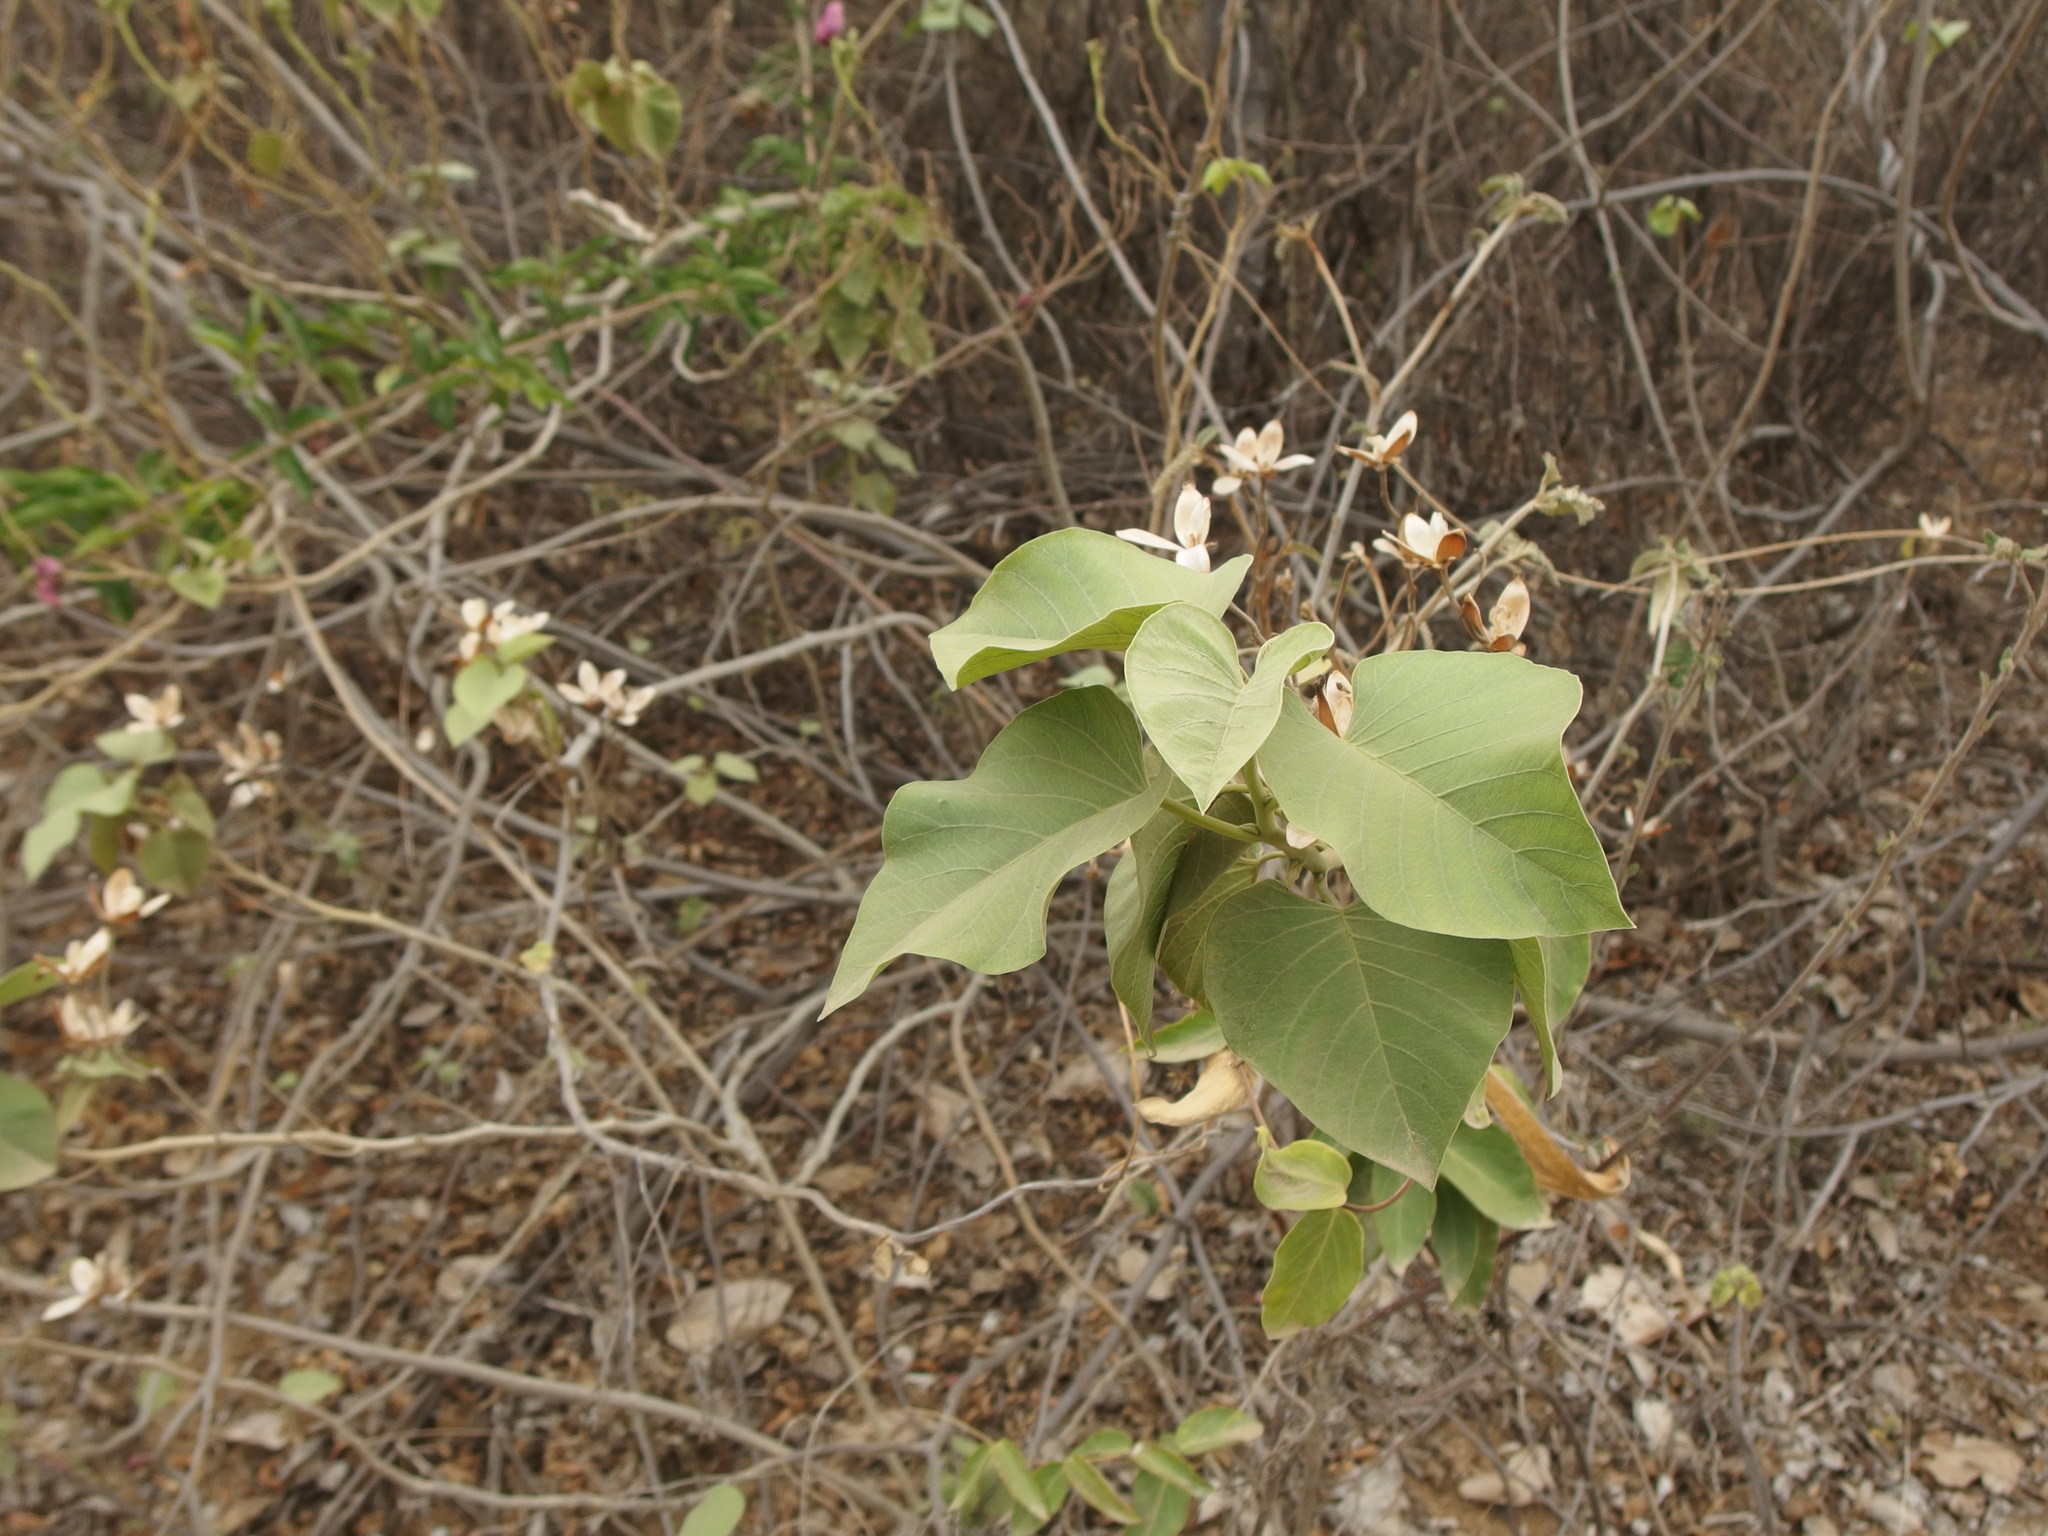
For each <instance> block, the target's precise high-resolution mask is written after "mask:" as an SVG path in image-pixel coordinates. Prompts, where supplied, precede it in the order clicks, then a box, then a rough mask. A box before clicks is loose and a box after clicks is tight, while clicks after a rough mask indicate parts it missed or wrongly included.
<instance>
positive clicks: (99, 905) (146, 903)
mask: <svg viewBox="0 0 2048 1536" xmlns="http://www.w3.org/2000/svg"><path fill="white" fill-rule="evenodd" d="M170 899H171V894H170V892H168V891H159V892H157V894H156V895H154V896H148V897H145V896H144V895H143V893H142V882H141V881H140V880H138V879H136V878H135V872H134V871H133V870H131V869H129V868H128V867H127V866H125V865H123V866H122V867H121V868H120V869H117V870H115V871H114V872H113V873H112V874H111V875H109V876H107V883H106V884H105V885H103V886H101V887H99V888H98V889H97V890H95V891H94V892H93V893H92V895H91V897H90V900H91V902H92V909H93V912H94V913H95V914H96V915H97V916H98V917H99V920H100V921H101V922H103V923H120V924H125V923H131V922H134V921H135V920H136V919H137V918H143V917H150V916H152V915H154V914H155V913H158V912H161V911H162V910H163V909H164V908H165V907H166V906H167V905H169V903H170Z"/></svg>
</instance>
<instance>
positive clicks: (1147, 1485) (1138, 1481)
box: [1130, 1472, 1192, 1536]
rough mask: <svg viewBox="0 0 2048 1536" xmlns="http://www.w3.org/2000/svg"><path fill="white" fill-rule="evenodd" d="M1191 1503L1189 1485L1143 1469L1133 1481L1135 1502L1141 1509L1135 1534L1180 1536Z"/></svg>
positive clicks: (1132, 1530)
mask: <svg viewBox="0 0 2048 1536" xmlns="http://www.w3.org/2000/svg"><path fill="white" fill-rule="evenodd" d="M1191 1504H1192V1500H1191V1499H1190V1498H1189V1496H1188V1491H1187V1489H1185V1488H1182V1487H1180V1486H1178V1485H1177V1484H1174V1483H1170V1482H1168V1481H1167V1480H1166V1479H1165V1478H1163V1477H1154V1476H1153V1475H1152V1474H1151V1473H1150V1472H1140V1473H1139V1474H1138V1475H1137V1477H1136V1478H1135V1479H1134V1480H1133V1481H1132V1483H1131V1506H1132V1507H1133V1508H1134V1509H1136V1510H1137V1512H1138V1523H1137V1524H1136V1525H1134V1526H1132V1527H1131V1528H1130V1530H1131V1536H1180V1532H1181V1531H1182V1530H1183V1529H1184V1528H1185V1527H1186V1525H1187V1523H1188V1510H1189V1508H1190V1506H1191Z"/></svg>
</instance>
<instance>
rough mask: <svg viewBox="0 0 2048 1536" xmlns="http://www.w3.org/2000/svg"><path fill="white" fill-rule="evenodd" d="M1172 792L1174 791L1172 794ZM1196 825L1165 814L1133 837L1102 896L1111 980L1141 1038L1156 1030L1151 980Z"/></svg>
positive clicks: (1134, 833)
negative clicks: (1176, 872) (1168, 901)
mask: <svg viewBox="0 0 2048 1536" xmlns="http://www.w3.org/2000/svg"><path fill="white" fill-rule="evenodd" d="M1168 793H1169V794H1171V793H1173V791H1172V790H1169V791H1168ZM1194 830H1195V829H1194V825H1193V824H1192V823H1191V822H1188V821H1186V820H1183V819H1182V818H1181V817H1179V816H1176V815H1174V814H1173V813H1172V812H1171V811H1165V810H1162V811H1160V812H1158V813H1157V814H1155V815H1154V816H1153V817H1152V818H1151V820H1149V821H1147V822H1146V823H1145V825H1144V826H1142V827H1140V828H1138V830H1137V831H1136V832H1133V833H1132V834H1131V847H1130V851H1129V852H1128V853H1126V854H1125V855H1124V856H1123V857H1122V858H1121V859H1118V860H1117V864H1116V868H1115V869H1114V870H1113V871H1111V873H1110V877H1109V885H1108V886H1107V888H1105V889H1104V891H1103V893H1102V931H1103V936H1104V938H1105V940H1106V941H1107V942H1108V945H1109V982H1110V985H1111V986H1112V987H1113V988H1115V990H1116V995H1117V996H1118V998H1120V999H1121V1000H1122V1001H1123V1005H1124V1007H1125V1008H1126V1009H1127V1010H1128V1011H1129V1013H1130V1015H1131V1025H1132V1027H1133V1028H1135V1029H1136V1030H1137V1032H1138V1033H1139V1034H1140V1035H1145V1034H1148V1033H1149V1032H1150V1031H1151V1028H1152V981H1153V973H1154V971H1155V969H1156V960H1157V957H1158V952H1159V928H1160V925H1161V924H1162V923H1164V922H1165V921H1166V898H1167V894H1168V892H1169V891H1170V890H1171V889H1172V887H1173V872H1174V870H1175V869H1176V868H1178V867H1179V865H1180V855H1181V850H1182V849H1183V848H1184V847H1186V846H1187V841H1188V837H1189V835H1190V834H1191V833H1192V832H1193V831H1194Z"/></svg>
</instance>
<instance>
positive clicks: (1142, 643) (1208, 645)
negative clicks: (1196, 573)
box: [1124, 603, 1336, 810]
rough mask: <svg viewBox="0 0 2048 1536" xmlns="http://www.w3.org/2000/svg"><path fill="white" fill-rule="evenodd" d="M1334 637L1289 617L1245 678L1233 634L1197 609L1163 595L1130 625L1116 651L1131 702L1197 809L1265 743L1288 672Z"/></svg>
mask: <svg viewBox="0 0 2048 1536" xmlns="http://www.w3.org/2000/svg"><path fill="white" fill-rule="evenodd" d="M1335 638H1336V637H1335V636H1334V635H1332V634H1331V633H1330V630H1329V626H1327V625H1324V624H1297V625H1295V626H1294V628H1292V629H1290V630H1288V631H1287V633H1285V634H1284V635H1277V636H1275V637H1274V638H1273V639H1271V640H1268V641H1267V642H1266V643H1265V644H1264V645H1263V646H1261V647H1260V648H1259V659H1258V662H1257V664H1256V665H1255V666H1254V667H1253V669H1252V676H1251V680H1250V681H1249V682H1247V681H1246V680H1245V675H1244V672H1243V670H1242V669H1241V668H1240V667H1239V666H1238V664H1237V640H1236V638H1235V637H1234V636H1232V634H1231V633H1230V631H1229V630H1227V629H1225V628H1224V627H1223V625H1222V624H1221V623H1219V622H1218V621H1217V620H1216V619H1215V618H1214V617H1213V616H1212V615H1211V614H1209V613H1208V612H1206V611H1204V610H1203V609H1200V608H1197V607H1195V606H1194V605H1193V604H1190V603H1168V604H1167V605H1166V606H1165V607H1164V608H1161V609H1160V610H1159V611H1158V612H1156V613H1154V614H1153V615H1152V617H1150V618H1149V619H1147V620H1146V621H1145V622H1144V623H1143V624H1141V625H1139V626H1138V633H1137V635H1136V636H1135V637H1134V638H1133V639H1132V641H1131V649H1130V654H1129V655H1128V656H1126V657H1125V658H1124V681H1125V682H1126V683H1128V684H1129V685H1130V690H1131V703H1132V705H1133V707H1135V708H1136V710H1137V711H1138V721H1139V723H1140V724H1142V725H1143V726H1144V727H1145V729H1146V731H1147V732H1148V733H1149V734H1150V735H1151V737H1152V744H1153V745H1154V746H1156V747H1158V748H1159V754H1160V756H1162V757H1164V758H1165V759H1166V761H1167V762H1168V763H1169V764H1171V765H1172V767H1173V771H1174V772H1175V773H1177V774H1179V775H1180V777H1181V782H1183V783H1184V784H1186V785H1187V787H1188V789H1189V790H1190V791H1191V792H1192V793H1193V795H1194V799H1195V805H1196V807H1197V808H1198V809H1201V810H1206V809H1208V806H1209V802H1210V801H1211V800H1214V799H1215V798H1216V796H1217V795H1218V793H1220V792H1221V790H1222V788H1223V786H1224V785H1225V784H1227V783H1229V782H1230V780H1231V778H1232V777H1233V776H1235V774H1236V773H1237V770H1238V769H1240V768H1242V767H1243V766H1244V765H1245V764H1246V763H1247V762H1249V761H1250V760H1251V756H1252V754H1253V753H1254V752H1257V751H1258V750H1259V748H1260V747H1262V746H1264V745H1265V742H1266V738H1267V736H1269V735H1270V734H1272V730H1273V722H1274V721H1275V720H1277V719H1278V718H1279V717H1280V694H1281V691H1282V690H1283V689H1284V688H1285V687H1286V686H1287V677H1288V674H1289V673H1291V672H1293V671H1294V670H1295V668H1297V667H1299V666H1300V665H1301V664H1302V663H1303V662H1305V661H1307V660H1309V658H1311V657H1313V656H1320V655H1321V654H1322V653H1323V652H1324V651H1326V650H1328V649H1329V648H1330V643H1331V641H1332V640H1334V639H1335Z"/></svg>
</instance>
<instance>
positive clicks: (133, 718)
mask: <svg viewBox="0 0 2048 1536" xmlns="http://www.w3.org/2000/svg"><path fill="white" fill-rule="evenodd" d="M121 702H122V703H123V704H126V705H127V706H128V715H129V719H128V723H127V724H126V725H124V726H123V727H122V729H123V730H128V731H171V730H176V729H177V728H178V727H179V726H181V725H183V724H184V723H185V700H184V696H183V695H182V694H180V693H179V691H178V685H177V684H176V683H171V684H169V685H168V686H166V687H165V689H164V691H163V692H162V693H159V694H158V695H157V696H156V697H155V698H151V697H150V696H149V695H148V694H146V693H130V694H124V695H123V696H122V699H121Z"/></svg>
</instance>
